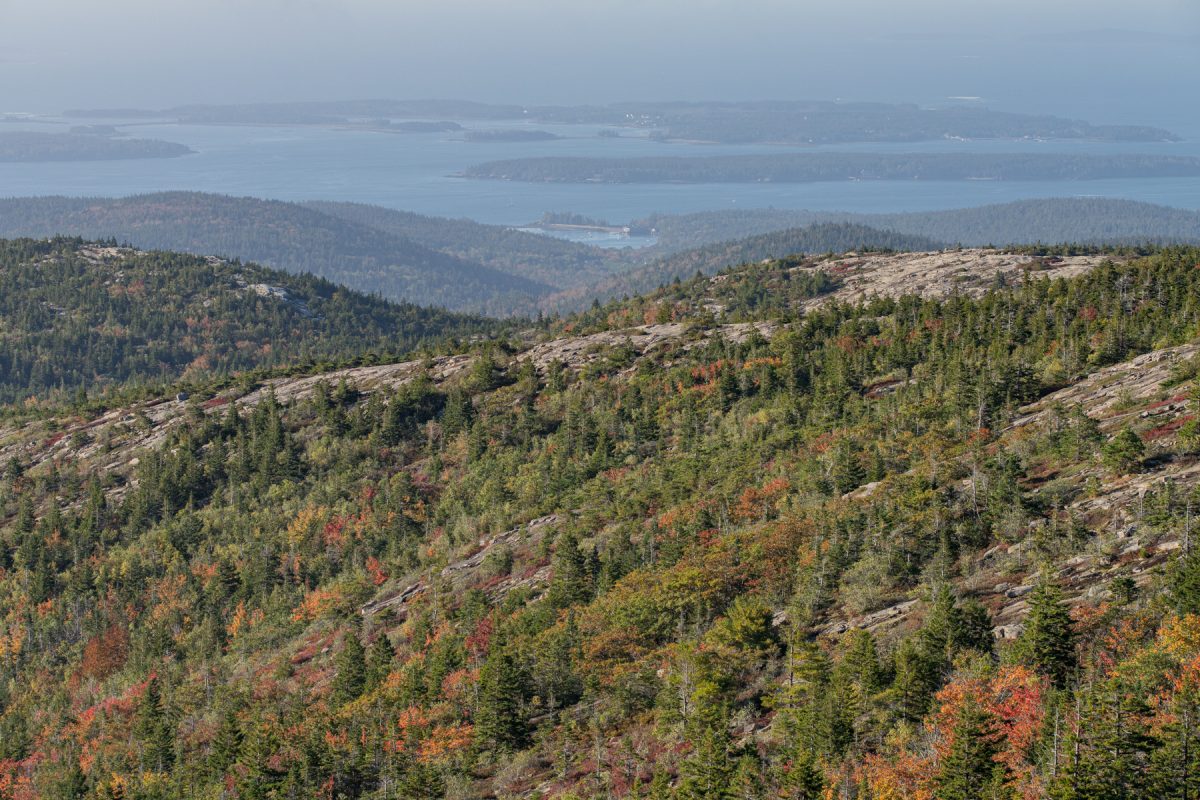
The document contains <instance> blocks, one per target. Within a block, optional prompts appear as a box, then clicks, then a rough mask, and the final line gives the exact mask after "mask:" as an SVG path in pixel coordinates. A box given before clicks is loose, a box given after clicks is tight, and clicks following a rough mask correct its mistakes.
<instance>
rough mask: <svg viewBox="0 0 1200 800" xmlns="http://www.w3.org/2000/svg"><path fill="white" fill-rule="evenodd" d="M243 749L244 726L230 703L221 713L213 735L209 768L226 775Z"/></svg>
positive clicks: (218, 773)
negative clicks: (239, 722) (240, 723)
mask: <svg viewBox="0 0 1200 800" xmlns="http://www.w3.org/2000/svg"><path fill="white" fill-rule="evenodd" d="M241 749H242V728H241V726H240V725H239V724H238V719H237V714H236V713H235V712H234V709H233V706H232V705H229V706H227V707H226V708H225V710H224V712H223V713H222V714H221V721H220V723H219V724H218V726H217V732H216V735H215V736H214V737H213V742H212V747H211V748H210V750H209V754H208V768H209V769H210V770H212V771H213V772H214V773H216V774H217V775H224V774H226V773H227V772H228V771H229V768H230V767H232V766H233V764H234V762H236V761H237V758H238V753H240V752H241Z"/></svg>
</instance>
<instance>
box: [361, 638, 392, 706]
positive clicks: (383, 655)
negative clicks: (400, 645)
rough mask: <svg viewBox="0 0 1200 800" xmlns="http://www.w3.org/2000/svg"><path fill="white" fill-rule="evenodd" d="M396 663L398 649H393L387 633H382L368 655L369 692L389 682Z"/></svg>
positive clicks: (367, 677)
mask: <svg viewBox="0 0 1200 800" xmlns="http://www.w3.org/2000/svg"><path fill="white" fill-rule="evenodd" d="M395 661H396V648H394V647H392V642H391V640H390V639H389V638H388V635H387V632H386V631H380V632H379V635H378V636H376V637H375V641H374V642H373V643H372V644H371V650H370V652H368V653H367V674H366V690H367V691H368V692H370V691H373V690H374V689H377V688H378V687H380V686H382V685H383V684H384V682H385V681H387V677H388V675H390V674H391V672H392V666H393V665H394V663H395Z"/></svg>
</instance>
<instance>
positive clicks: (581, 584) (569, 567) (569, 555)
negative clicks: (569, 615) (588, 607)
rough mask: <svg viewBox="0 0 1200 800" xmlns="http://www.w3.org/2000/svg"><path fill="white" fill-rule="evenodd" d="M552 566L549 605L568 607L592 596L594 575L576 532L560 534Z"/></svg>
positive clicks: (555, 546)
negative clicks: (590, 570)
mask: <svg viewBox="0 0 1200 800" xmlns="http://www.w3.org/2000/svg"><path fill="white" fill-rule="evenodd" d="M551 569H552V573H551V578H550V589H549V591H548V592H547V594H546V597H547V600H548V601H549V603H550V605H552V606H553V607H555V608H569V607H570V606H573V605H575V604H577V603H583V602H586V601H587V600H588V599H589V598H590V597H591V595H592V585H593V576H592V574H591V573H590V572H589V570H588V560H587V557H586V556H585V555H584V553H583V550H582V549H581V548H580V547H579V539H578V538H577V537H576V536H575V533H574V532H573V531H570V530H568V531H564V532H563V533H562V534H561V535H559V537H558V541H557V542H555V545H554V559H553V562H552V566H551Z"/></svg>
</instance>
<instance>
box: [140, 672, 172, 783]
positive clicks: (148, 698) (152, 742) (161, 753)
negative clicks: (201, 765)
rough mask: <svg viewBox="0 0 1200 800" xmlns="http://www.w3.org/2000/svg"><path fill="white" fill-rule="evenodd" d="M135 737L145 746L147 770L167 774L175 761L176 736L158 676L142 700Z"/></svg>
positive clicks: (148, 686) (144, 753) (143, 747)
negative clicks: (165, 706) (163, 699)
mask: <svg viewBox="0 0 1200 800" xmlns="http://www.w3.org/2000/svg"><path fill="white" fill-rule="evenodd" d="M134 735H136V736H137V738H138V740H139V741H140V742H141V744H142V762H143V764H145V766H146V769H149V770H152V771H155V772H165V771H167V770H169V769H170V768H171V765H172V764H173V763H174V760H175V735H174V732H173V730H172V726H171V721H170V717H169V716H168V715H167V713H166V709H165V708H164V706H163V702H162V694H161V690H160V689H159V682H158V678H157V677H152V678H150V680H149V681H148V682H147V683H146V689H145V691H143V692H142V696H141V698H140V699H139V700H138V707H137V714H136V717H135V718H134Z"/></svg>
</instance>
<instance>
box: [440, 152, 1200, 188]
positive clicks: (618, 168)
mask: <svg viewBox="0 0 1200 800" xmlns="http://www.w3.org/2000/svg"><path fill="white" fill-rule="evenodd" d="M1196 175H1200V159H1198V158H1192V157H1187V156H1152V155H1128V154H1120V155H1066V154H1050V153H1045V154H1042V153H1038V154H1019V153H998V154H992V153H899V154H885V153H780V154H768V155H737V156H701V157H671V156H657V157H642V158H574V157H561V156H559V157H539V158H515V159H505V160H501V161H490V162H487V163H484V164H479V165H476V166H473V167H469V168H468V169H467V170H465V171H464V172H463V176H464V177H467V178H475V179H485V180H507V181H526V182H538V183H756V182H758V183H766V182H777V183H811V182H818V181H846V180H852V181H854V180H874V181H971V180H989V181H1048V180H1081V181H1082V180H1099V179H1105V178H1151V177H1153V178H1176V177H1193V176H1196Z"/></svg>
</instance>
